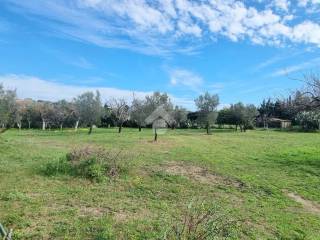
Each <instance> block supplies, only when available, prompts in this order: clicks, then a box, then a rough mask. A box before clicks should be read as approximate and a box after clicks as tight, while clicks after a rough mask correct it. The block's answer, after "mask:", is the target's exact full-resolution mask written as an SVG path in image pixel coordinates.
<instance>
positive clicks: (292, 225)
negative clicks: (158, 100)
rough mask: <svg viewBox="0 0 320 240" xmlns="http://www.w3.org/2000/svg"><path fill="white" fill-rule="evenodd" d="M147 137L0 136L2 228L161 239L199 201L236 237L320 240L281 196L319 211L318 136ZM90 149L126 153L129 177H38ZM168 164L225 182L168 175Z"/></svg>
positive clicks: (17, 234)
mask: <svg viewBox="0 0 320 240" xmlns="http://www.w3.org/2000/svg"><path fill="white" fill-rule="evenodd" d="M152 139H153V136H152V131H151V130H150V129H146V130H145V129H144V130H143V131H142V132H141V133H139V132H138V130H137V129H124V130H123V133H121V134H118V133H117V130H116V129H95V130H94V133H93V134H92V135H88V134H87V130H81V131H79V132H78V133H74V132H73V131H71V130H70V131H67V130H66V131H63V132H59V131H46V132H42V131H37V130H31V131H28V130H23V131H20V132H19V131H18V130H9V131H7V132H5V133H3V134H1V135H0V222H1V223H2V224H3V225H5V226H6V227H8V228H13V229H14V239H162V238H163V236H164V234H165V232H166V231H167V230H168V229H170V228H171V226H172V224H173V223H175V221H176V220H177V219H181V218H182V217H183V216H182V213H183V210H184V209H185V207H186V206H187V205H188V204H189V203H190V202H192V201H201V202H202V201H203V202H206V203H210V204H212V205H218V206H220V207H221V208H222V209H225V211H227V212H228V215H229V216H230V217H232V218H234V219H238V220H239V223H240V225H241V230H239V236H241V239H320V237H319V236H320V216H319V215H317V214H316V213H312V212H308V211H306V210H305V209H304V208H303V206H302V205H301V204H299V203H297V202H295V201H293V200H292V199H290V198H288V197H287V195H286V194H285V193H284V191H287V192H292V193H296V194H298V195H300V196H302V197H303V198H305V199H308V200H310V201H313V202H314V203H315V204H320V134H319V133H295V132H279V131H259V130H257V131H248V132H246V133H240V132H232V131H221V130H219V131H218V130H216V131H214V132H213V134H212V135H209V136H207V135H205V134H204V131H202V130H168V131H167V132H166V134H164V135H159V142H158V143H154V142H152ZM88 144H90V145H95V146H101V147H104V148H106V149H112V150H123V151H125V152H127V153H129V154H131V156H132V160H131V161H132V162H131V163H130V169H129V171H128V173H126V174H125V175H122V176H121V177H120V178H119V179H117V180H116V181H110V182H109V181H107V182H101V183H95V182H91V181H90V180H87V179H83V178H79V177H75V176H71V175H67V174H58V175H55V176H46V175H45V174H43V169H44V168H45V166H46V165H47V164H48V163H50V162H54V161H58V160H59V159H60V158H61V157H63V156H65V154H66V153H67V152H68V151H70V150H71V149H73V148H74V147H79V146H84V145H88ZM168 164H171V165H174V164H176V165H179V166H194V167H201V168H203V169H206V170H208V171H209V172H210V173H213V174H215V175H217V176H220V178H218V179H228V180H230V181H229V182H231V184H228V182H227V181H220V182H219V181H217V182H215V183H214V184H213V183H211V182H210V181H208V182H204V181H199V179H197V178H192V176H191V177H190V176H189V175H185V174H182V175H174V174H172V173H168V172H167V171H166V166H168ZM188 169H190V168H188ZM235 182H237V183H241V184H232V183H235ZM239 238H240V237H239Z"/></svg>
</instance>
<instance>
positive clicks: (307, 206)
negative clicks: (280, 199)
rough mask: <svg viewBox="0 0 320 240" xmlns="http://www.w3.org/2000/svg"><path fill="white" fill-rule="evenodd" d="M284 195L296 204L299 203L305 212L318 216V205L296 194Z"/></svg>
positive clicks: (319, 213) (287, 193) (319, 212)
mask: <svg viewBox="0 0 320 240" xmlns="http://www.w3.org/2000/svg"><path fill="white" fill-rule="evenodd" d="M286 195H287V196H288V197H289V198H291V199H292V200H294V201H295V202H297V203H300V204H301V205H302V207H303V209H304V210H305V211H306V212H310V213H313V214H317V215H320V204H318V203H315V202H313V201H310V200H307V199H304V198H303V197H301V196H300V195H298V194H296V193H290V192H286Z"/></svg>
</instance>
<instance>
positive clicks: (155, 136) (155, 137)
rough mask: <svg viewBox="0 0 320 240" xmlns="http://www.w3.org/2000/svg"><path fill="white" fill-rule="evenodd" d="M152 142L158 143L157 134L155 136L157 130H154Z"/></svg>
mask: <svg viewBox="0 0 320 240" xmlns="http://www.w3.org/2000/svg"><path fill="white" fill-rule="evenodd" d="M154 141H155V142H156V141H158V134H157V129H156V128H155V129H154Z"/></svg>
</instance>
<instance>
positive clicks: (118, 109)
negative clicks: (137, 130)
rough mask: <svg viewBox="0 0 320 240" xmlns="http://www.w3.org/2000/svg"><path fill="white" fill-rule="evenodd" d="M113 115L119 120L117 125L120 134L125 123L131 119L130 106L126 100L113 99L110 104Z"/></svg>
mask: <svg viewBox="0 0 320 240" xmlns="http://www.w3.org/2000/svg"><path fill="white" fill-rule="evenodd" d="M109 104H110V106H111V109H112V113H113V114H114V116H115V117H116V119H117V125H118V127H119V130H118V132H119V133H121V130H122V126H123V123H124V122H125V121H127V120H128V119H129V109H130V108H129V105H128V104H127V102H126V100H125V99H123V98H121V99H113V100H112V101H111V102H110V103H109Z"/></svg>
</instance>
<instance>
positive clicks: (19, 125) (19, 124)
mask: <svg viewBox="0 0 320 240" xmlns="http://www.w3.org/2000/svg"><path fill="white" fill-rule="evenodd" d="M17 125H18V128H19V131H20V130H21V123H17Z"/></svg>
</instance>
